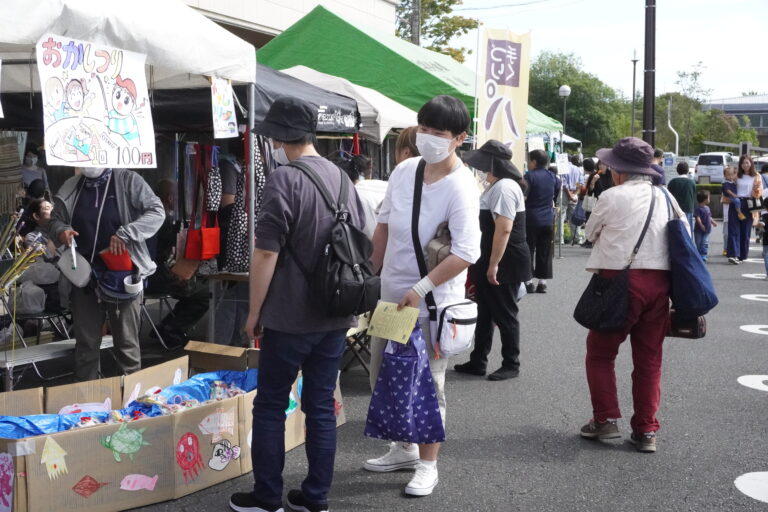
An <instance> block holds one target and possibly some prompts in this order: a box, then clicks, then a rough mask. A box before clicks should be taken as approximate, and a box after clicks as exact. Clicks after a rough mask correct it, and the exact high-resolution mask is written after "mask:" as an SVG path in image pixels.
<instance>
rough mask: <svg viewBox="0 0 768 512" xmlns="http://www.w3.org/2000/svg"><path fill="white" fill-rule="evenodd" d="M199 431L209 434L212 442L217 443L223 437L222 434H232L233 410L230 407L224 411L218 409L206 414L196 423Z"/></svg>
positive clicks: (233, 430)
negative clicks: (198, 423)
mask: <svg viewBox="0 0 768 512" xmlns="http://www.w3.org/2000/svg"><path fill="white" fill-rule="evenodd" d="M198 428H199V429H200V432H202V433H203V434H211V435H212V436H213V438H212V439H211V442H212V443H214V444H215V443H218V442H219V441H221V439H222V438H223V436H222V434H225V433H226V434H229V435H233V434H234V433H235V410H234V409H231V410H229V411H227V412H224V410H222V409H218V410H217V411H216V412H214V413H212V414H209V415H208V416H206V417H205V418H204V419H203V421H201V422H200V425H198Z"/></svg>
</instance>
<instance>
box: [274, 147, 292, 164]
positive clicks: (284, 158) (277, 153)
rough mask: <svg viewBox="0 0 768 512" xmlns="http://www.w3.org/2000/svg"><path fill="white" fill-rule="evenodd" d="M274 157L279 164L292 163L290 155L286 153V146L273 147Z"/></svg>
mask: <svg viewBox="0 0 768 512" xmlns="http://www.w3.org/2000/svg"><path fill="white" fill-rule="evenodd" d="M272 159H273V160H274V161H275V162H277V165H288V164H289V163H290V160H289V159H288V155H287V154H286V153H285V146H280V147H279V148H277V149H272Z"/></svg>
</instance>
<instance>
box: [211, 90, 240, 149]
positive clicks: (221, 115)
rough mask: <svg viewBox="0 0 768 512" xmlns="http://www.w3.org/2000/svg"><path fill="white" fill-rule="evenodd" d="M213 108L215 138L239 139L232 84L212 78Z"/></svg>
mask: <svg viewBox="0 0 768 512" xmlns="http://www.w3.org/2000/svg"><path fill="white" fill-rule="evenodd" d="M211 107H212V110H213V138H214V139H227V138H230V137H237V135H238V134H237V118H236V117H235V101H234V97H233V93H232V83H231V82H230V81H229V80H224V79H223V78H216V77H211Z"/></svg>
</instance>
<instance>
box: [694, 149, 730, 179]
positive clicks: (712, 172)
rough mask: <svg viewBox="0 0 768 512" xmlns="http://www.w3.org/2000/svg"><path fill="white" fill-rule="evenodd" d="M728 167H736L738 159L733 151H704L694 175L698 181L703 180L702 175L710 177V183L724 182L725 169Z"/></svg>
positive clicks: (697, 162)
mask: <svg viewBox="0 0 768 512" xmlns="http://www.w3.org/2000/svg"><path fill="white" fill-rule="evenodd" d="M726 167H733V168H736V160H734V158H733V153H725V152H713V153H702V154H700V155H699V158H698V160H697V161H696V168H695V169H694V176H695V178H696V183H699V182H700V181H701V178H702V176H706V177H707V178H709V182H710V183H722V182H723V179H724V177H723V171H725V168H726Z"/></svg>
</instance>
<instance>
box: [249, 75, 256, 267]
mask: <svg viewBox="0 0 768 512" xmlns="http://www.w3.org/2000/svg"><path fill="white" fill-rule="evenodd" d="M255 100H256V84H255V83H251V84H249V85H248V158H249V160H250V162H248V169H250V171H251V172H250V173H249V175H248V184H247V185H248V205H247V208H248V245H249V247H248V262H249V264H250V261H251V258H252V256H253V247H254V237H255V236H256V235H255V233H256V230H255V227H256V152H255V151H254V147H255V146H256V134H255V133H253V129H254V128H255V127H256V103H255ZM249 268H250V267H249Z"/></svg>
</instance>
